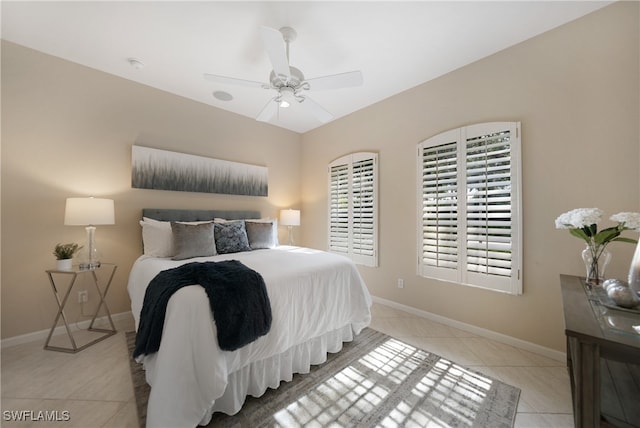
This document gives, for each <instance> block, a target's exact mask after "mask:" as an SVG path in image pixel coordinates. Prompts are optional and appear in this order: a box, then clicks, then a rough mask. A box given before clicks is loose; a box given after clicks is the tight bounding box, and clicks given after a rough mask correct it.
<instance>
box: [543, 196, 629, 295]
mask: <svg viewBox="0 0 640 428" xmlns="http://www.w3.org/2000/svg"><path fill="white" fill-rule="evenodd" d="M602 215H603V211H602V210H601V209H599V208H577V209H574V210H571V211H568V212H566V213H564V214H561V215H560V216H558V218H557V219H556V229H568V230H569V233H571V235H573V236H575V237H577V238H580V239H582V240H584V241H585V242H586V244H587V249H588V251H587V252H588V256H589V263H588V265H589V266H588V267H587V281H589V282H593V281H595V282H596V283H598V282H599V280H600V279H601V276H603V275H604V272H601V271H599V267H598V260H599V259H600V257H601V256H602V254H603V253H604V251H605V248H606V246H607V245H608V244H609V243H611V242H628V243H631V244H635V243H637V242H638V241H636V240H635V239H631V238H625V237H622V236H620V235H621V234H622V232H624V231H625V230H635V231H638V232H640V213H632V212H621V213H618V214H614V215H612V216H611V217H610V218H609V219H610V220H612V221H615V222H617V224H616V225H615V226H611V227H607V228H606V229H602V230H600V231H598V223H599V222H600V220H601V219H602ZM585 251H586V250H585ZM583 258H585V263H587V259H586V256H585V255H583Z"/></svg>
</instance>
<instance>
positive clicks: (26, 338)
mask: <svg viewBox="0 0 640 428" xmlns="http://www.w3.org/2000/svg"><path fill="white" fill-rule="evenodd" d="M132 317H133V315H132V313H131V311H128V312H120V313H118V314H111V319H112V320H113V322H114V323H116V322H118V321H121V320H125V319H127V318H129V319H131V318H132ZM96 322H98V323H101V322H108V320H107V317H106V316H104V317H100V318H97V319H96ZM90 323H91V320H85V321H80V322H78V323H72V324H69V327H71V328H72V329H73V328H74V327H77V328H78V329H86V328H89V324H90ZM49 330H50V329H49V328H48V329H46V330H40V331H34V332H33V333H27V334H21V335H20V336H14V337H8V338H6V339H2V341H0V348H9V347H11V346H16V345H22V344H23V343H29V342H35V341H38V340H42V342H43V345H44V342H45V341H46V340H47V336H48V335H49ZM66 332H67V331H66V329H65V328H64V324H63V325H59V326H58V327H56V329H55V330H54V331H53V335H54V336H57V335H59V334H63V333H66Z"/></svg>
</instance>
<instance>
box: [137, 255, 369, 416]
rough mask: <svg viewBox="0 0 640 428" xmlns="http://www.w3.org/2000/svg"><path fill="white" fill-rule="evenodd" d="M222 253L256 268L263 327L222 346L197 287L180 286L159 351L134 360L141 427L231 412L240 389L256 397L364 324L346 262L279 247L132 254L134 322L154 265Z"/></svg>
mask: <svg viewBox="0 0 640 428" xmlns="http://www.w3.org/2000/svg"><path fill="white" fill-rule="evenodd" d="M222 260H239V261H241V262H242V263H244V264H245V265H246V266H248V267H249V268H251V269H254V270H256V271H258V272H260V274H261V275H262V277H263V278H264V280H265V284H266V287H267V291H268V293H269V299H270V301H271V308H272V313H273V322H272V326H271V331H270V332H269V333H268V334H267V335H266V336H263V337H261V338H260V339H258V340H256V341H255V342H253V343H250V344H249V345H247V346H245V347H243V348H241V349H238V350H236V351H233V352H228V351H222V350H221V349H220V348H219V347H218V343H217V338H216V326H215V323H214V321H213V316H212V314H211V310H210V307H209V302H208V300H207V297H206V294H205V292H204V289H203V288H202V287H200V286H188V287H184V288H182V289H180V290H179V291H178V292H177V293H176V294H175V295H174V296H173V297H172V298H171V299H170V301H169V304H168V306H167V313H166V318H165V325H164V331H163V333H162V342H161V344H160V350H159V351H158V352H157V353H155V354H152V355H147V356H143V357H140V358H139V361H140V362H143V363H144V367H145V369H146V378H147V382H148V383H149V384H150V385H151V387H152V388H151V394H150V396H149V406H148V409H147V426H148V427H160V426H164V427H183V426H184V427H189V426H190V427H193V426H196V425H197V424H206V423H208V421H209V419H210V418H211V412H212V411H214V410H215V411H224V412H225V413H230V414H233V413H235V412H237V411H238V410H239V409H240V406H241V405H242V399H243V397H244V395H245V394H247V393H248V394H251V395H260V394H262V393H264V390H265V388H266V387H268V386H270V387H274V386H277V382H279V380H289V379H290V376H291V373H292V372H293V373H296V372H302V373H304V372H305V371H306V370H308V367H309V364H318V363H321V362H322V361H323V360H324V357H321V355H326V352H327V350H328V351H331V352H336V351H337V350H339V349H340V347H341V344H342V341H344V340H351V338H352V337H353V334H358V333H359V332H360V331H361V330H362V329H363V328H364V327H366V326H367V325H368V324H369V322H370V321H371V313H370V307H371V297H370V295H369V292H368V291H367V288H366V286H365V284H364V282H363V281H362V278H361V277H360V275H359V273H358V271H357V269H356V268H355V266H354V265H353V263H352V262H351V261H350V260H349V259H347V258H345V257H342V256H339V255H335V254H331V253H326V252H323V251H318V250H312V249H308V248H300V247H289V246H281V247H277V248H274V249H269V250H256V251H249V252H242V253H233V254H225V255H218V256H214V257H199V258H194V259H189V260H183V261H173V260H171V259H166V258H151V257H147V256H142V257H140V258H139V259H138V260H137V261H136V262H135V264H134V266H133V268H132V270H131V273H130V276H129V284H128V290H129V295H130V297H131V307H132V311H133V315H134V317H135V322H136V329H137V327H138V324H139V321H140V320H139V314H140V311H141V309H142V303H143V300H144V293H145V290H146V287H147V285H148V283H149V282H150V281H151V279H153V278H154V277H155V275H156V274H157V273H158V272H160V271H162V270H165V269H170V268H173V267H176V266H179V265H181V264H184V263H188V262H192V261H222ZM256 369H258V370H256ZM260 369H262V370H260ZM276 371H277V372H278V373H275V372H276ZM259 372H262V373H259ZM229 382H231V386H230V387H229V390H228V391H225V390H226V389H227V385H228V384H229ZM274 383H275V384H274ZM241 397H242V398H241ZM216 401H218V402H216Z"/></svg>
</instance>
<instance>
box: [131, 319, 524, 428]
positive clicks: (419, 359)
mask: <svg viewBox="0 0 640 428" xmlns="http://www.w3.org/2000/svg"><path fill="white" fill-rule="evenodd" d="M134 344H135V333H134V332H129V333H127V345H128V348H129V356H131V354H132V352H133V347H134ZM129 361H130V362H131V377H132V380H133V385H134V390H135V397H136V405H137V409H138V419H139V422H140V426H141V427H144V426H145V421H146V408H147V400H148V397H149V386H148V385H147V384H146V382H145V379H144V370H143V369H142V365H141V364H138V363H136V362H135V361H134V360H133V359H132V358H131V357H129ZM519 398H520V390H519V389H518V388H515V387H513V386H511V385H507V384H505V383H503V382H500V381H498V380H496V379H493V378H491V377H488V376H485V375H483V374H482V373H479V372H477V371H474V370H470V369H467V368H465V367H462V366H460V365H458V364H455V363H453V362H451V361H448V360H447V359H444V358H441V357H439V356H438V355H435V354H433V353H430V352H427V351H424V350H422V349H419V348H416V347H414V346H411V345H408V344H406V343H404V342H402V341H400V340H398V339H394V338H392V337H390V336H387V335H386V334H383V333H380V332H378V331H376V330H373V329H370V328H367V329H365V330H363V332H362V333H360V335H358V336H357V337H356V339H355V340H354V341H353V342H349V343H345V344H344V347H343V349H342V351H340V352H339V353H336V354H329V356H328V359H327V362H325V363H324V364H321V365H319V366H314V367H312V369H311V373H309V374H303V375H295V376H294V378H293V380H292V381H291V382H282V383H281V384H280V387H279V388H278V389H275V390H273V389H269V390H267V392H266V393H265V394H264V395H262V396H261V397H259V398H253V397H248V398H247V401H246V402H245V404H244V406H243V408H242V409H241V410H240V412H239V413H237V414H236V415H233V416H228V415H224V414H220V413H216V414H214V416H213V419H212V420H211V422H210V423H209V425H207V426H208V427H216V428H217V427H234V428H240V427H242V428H244V427H247V428H254V427H286V428H293V427H328V426H331V427H362V428H369V427H374V426H380V427H492V428H499V427H512V426H513V423H514V420H515V415H516V408H517V407H518V400H519Z"/></svg>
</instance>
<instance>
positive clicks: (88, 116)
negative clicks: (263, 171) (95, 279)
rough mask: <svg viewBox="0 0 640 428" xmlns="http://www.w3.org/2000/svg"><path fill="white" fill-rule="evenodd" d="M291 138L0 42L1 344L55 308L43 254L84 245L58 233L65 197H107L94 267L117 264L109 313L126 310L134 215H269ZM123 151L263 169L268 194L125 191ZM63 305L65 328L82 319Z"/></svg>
mask: <svg viewBox="0 0 640 428" xmlns="http://www.w3.org/2000/svg"><path fill="white" fill-rule="evenodd" d="M300 138H301V137H300V135H299V134H297V133H293V132H289V131H285V130H282V129H280V128H277V127H274V126H270V125H265V124H262V123H259V122H256V121H254V120H251V119H249V118H245V117H242V116H239V115H235V114H232V113H228V112H225V111H223V110H220V109H216V108H212V107H208V106H206V105H204V104H200V103H197V102H194V101H190V100H187V99H185V98H181V97H178V96H175V95H172V94H169V93H166V92H162V91H159V90H156V89H153V88H150V87H147V86H143V85H140V84H137V83H134V82H131V81H128V80H125V79H121V78H118V77H115V76H112V75H108V74H105V73H102V72H99V71H95V70H93V69H90V68H86V67H82V66H79V65H77V64H73V63H71V62H67V61H63V60H60V59H57V58H54V57H51V56H47V55H44V54H42V53H39V52H36V51H33V50H30V49H25V48H23V47H20V46H17V45H15V44H11V43H6V42H3V43H2V337H3V338H7V337H13V336H16V335H20V334H24V333H29V332H34V331H39V330H43V329H46V328H49V327H50V325H51V323H52V321H53V318H54V316H55V314H56V309H57V308H56V305H55V301H54V298H53V294H52V292H51V289H50V286H49V283H48V280H47V277H46V275H45V272H44V271H45V269H49V268H52V267H53V266H54V265H55V262H54V257H53V255H52V254H51V252H52V250H53V247H54V245H55V244H56V243H58V242H70V241H75V242H84V240H85V231H84V228H83V227H72V226H64V225H63V216H64V204H65V199H66V198H67V197H70V196H89V195H94V196H100V197H108V198H113V199H114V200H115V210H116V224H115V225H113V226H102V227H100V226H99V227H98V229H97V234H96V239H97V242H98V248H99V249H100V250H101V252H102V254H103V259H104V260H109V261H113V262H115V263H117V264H118V265H119V268H118V271H117V273H116V277H115V279H114V283H113V286H112V289H111V292H110V295H109V297H108V302H109V305H110V307H111V311H112V312H113V313H118V312H125V311H129V310H130V301H129V297H128V294H127V291H126V284H127V278H128V272H129V269H130V267H131V265H132V263H133V261H134V260H135V258H136V257H137V256H138V255H139V254H140V249H141V238H140V227H139V225H138V224H137V220H138V219H139V218H140V214H141V211H140V210H141V209H142V208H143V207H165V208H171V207H174V208H176V207H185V208H208V209H210V208H219V209H257V210H260V211H261V212H262V214H263V215H265V216H275V215H277V213H278V210H279V209H280V208H282V207H290V206H298V205H299V203H300V200H299V198H300V162H299V159H300ZM133 144H138V145H143V146H148V147H154V148H159V149H165V150H173V151H178V152H182V153H189V154H195V155H201V156H206V157H211V158H216V159H224V160H230V161H236V162H246V163H251V164H256V165H264V166H267V167H268V168H269V196H268V197H250V196H224V195H214V194H204V193H187V192H168V191H159V190H141V189H132V188H131V184H130V183H131V172H130V171H131V170H130V168H131V146H132V145H133ZM285 236H286V231H284V230H283V237H285ZM80 285H82V286H86V287H88V286H90V285H91V284H90V283H81V284H80ZM89 291H90V293H91V292H92V290H91V289H90V288H89ZM96 296H97V295H96V293H95V292H94V293H93V299H91V300H92V301H91V302H90V303H92V304H95V298H96ZM72 299H73V302H72V304H71V305H70V307H69V309H70V321H72V322H75V321H81V320H84V319H86V318H84V317H79V316H78V310H77V309H78V307H77V304H75V300H76V297H75V296H72Z"/></svg>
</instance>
